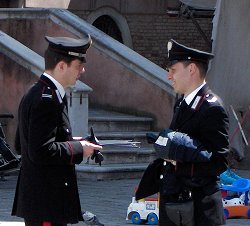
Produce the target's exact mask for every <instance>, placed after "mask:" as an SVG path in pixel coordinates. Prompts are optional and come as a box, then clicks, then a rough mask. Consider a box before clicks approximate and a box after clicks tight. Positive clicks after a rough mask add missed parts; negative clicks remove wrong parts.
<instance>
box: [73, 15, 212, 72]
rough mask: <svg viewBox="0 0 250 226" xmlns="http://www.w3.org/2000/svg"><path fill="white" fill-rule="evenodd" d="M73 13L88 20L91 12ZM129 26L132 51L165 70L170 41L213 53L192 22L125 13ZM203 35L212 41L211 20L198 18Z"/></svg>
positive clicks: (165, 16) (159, 16)
mask: <svg viewBox="0 0 250 226" xmlns="http://www.w3.org/2000/svg"><path fill="white" fill-rule="evenodd" d="M72 12H73V13H75V14H77V15H78V16H79V17H81V18H83V19H86V18H87V16H88V14H89V13H91V11H87V10H86V11H76V10H72ZM123 16H124V17H125V18H126V20H127V23H128V26H129V29H130V33H131V37H132V43H133V50H134V51H136V52H138V53H139V54H141V55H142V56H144V57H146V58H147V59H149V60H151V61H152V62H154V63H156V64H157V65H159V66H161V67H164V66H165V59H166V57H167V41H168V40H169V39H171V38H173V39H175V40H176V41H178V42H180V43H182V44H184V45H187V46H189V47H192V48H197V49H200V50H203V51H210V48H209V47H208V46H207V44H206V42H205V40H204V39H203V38H202V35H201V34H200V33H199V31H198V30H197V28H196V26H195V25H194V23H193V22H192V20H191V19H186V18H182V17H170V16H168V15H167V14H124V15H123ZM196 20H197V22H198V24H199V25H200V27H201V29H202V30H203V32H204V33H205V34H206V36H207V38H208V39H209V40H210V38H211V33H212V19H211V18H196Z"/></svg>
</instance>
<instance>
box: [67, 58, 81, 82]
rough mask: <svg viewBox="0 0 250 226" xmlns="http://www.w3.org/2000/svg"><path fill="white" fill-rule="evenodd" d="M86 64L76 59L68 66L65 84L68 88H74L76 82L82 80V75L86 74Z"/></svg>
mask: <svg viewBox="0 0 250 226" xmlns="http://www.w3.org/2000/svg"><path fill="white" fill-rule="evenodd" d="M84 71H85V69H84V64H83V62H82V61H80V60H78V59H75V60H73V61H72V62H71V63H70V64H69V65H68V66H67V70H66V74H65V75H66V76H65V83H66V86H74V85H75V84H76V81H77V80H78V79H79V78H80V76H81V73H84Z"/></svg>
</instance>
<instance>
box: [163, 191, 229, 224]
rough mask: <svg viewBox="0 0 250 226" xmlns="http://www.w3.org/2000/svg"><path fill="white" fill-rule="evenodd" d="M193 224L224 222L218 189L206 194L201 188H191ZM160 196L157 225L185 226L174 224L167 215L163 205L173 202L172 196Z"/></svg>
mask: <svg viewBox="0 0 250 226" xmlns="http://www.w3.org/2000/svg"><path fill="white" fill-rule="evenodd" d="M192 197H193V201H194V220H195V224H194V225H195V226H220V225H224V224H225V218H224V211H223V205H222V198H221V193H220V191H217V192H215V193H213V194H210V195H206V194H204V192H203V191H202V189H193V192H192ZM170 198H171V197H160V209H159V226H186V225H183V224H181V225H180V224H175V223H173V222H172V221H171V219H170V218H169V217H168V215H167V213H166V210H165V205H166V203H167V202H173V201H174V197H173V199H172V200H171V199H170Z"/></svg>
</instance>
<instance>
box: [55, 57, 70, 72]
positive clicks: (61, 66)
mask: <svg viewBox="0 0 250 226" xmlns="http://www.w3.org/2000/svg"><path fill="white" fill-rule="evenodd" d="M67 66H68V65H67V64H66V63H65V62H64V61H62V60H61V61H59V62H58V63H57V65H56V67H57V68H58V70H59V71H60V72H63V71H64V70H65V69H66V68H67Z"/></svg>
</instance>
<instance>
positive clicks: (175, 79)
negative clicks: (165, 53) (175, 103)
mask: <svg viewBox="0 0 250 226" xmlns="http://www.w3.org/2000/svg"><path fill="white" fill-rule="evenodd" d="M167 76H168V77H167V78H168V80H170V81H171V82H172V86H173V88H174V90H175V92H176V93H179V94H184V95H185V94H186V93H187V91H188V87H189V83H190V74H189V67H188V66H187V67H185V66H184V65H183V63H181V62H177V63H176V64H174V65H172V66H170V67H169V68H168V75H167Z"/></svg>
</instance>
